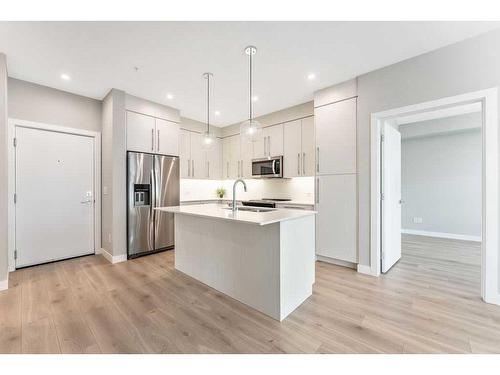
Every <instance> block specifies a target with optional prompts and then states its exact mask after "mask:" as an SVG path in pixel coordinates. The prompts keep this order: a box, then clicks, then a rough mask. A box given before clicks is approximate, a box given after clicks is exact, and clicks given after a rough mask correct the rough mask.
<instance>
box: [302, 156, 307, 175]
mask: <svg viewBox="0 0 500 375" xmlns="http://www.w3.org/2000/svg"><path fill="white" fill-rule="evenodd" d="M302 175H304V176H305V175H306V153H305V152H303V153H302Z"/></svg>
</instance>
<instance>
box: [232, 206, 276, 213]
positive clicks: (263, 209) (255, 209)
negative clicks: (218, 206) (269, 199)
mask: <svg viewBox="0 0 500 375" xmlns="http://www.w3.org/2000/svg"><path fill="white" fill-rule="evenodd" d="M224 209H225V210H232V207H225V208H224ZM236 211H250V212H268V211H276V208H267V207H248V206H237V207H236Z"/></svg>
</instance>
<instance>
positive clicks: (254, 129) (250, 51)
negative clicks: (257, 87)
mask: <svg viewBox="0 0 500 375" xmlns="http://www.w3.org/2000/svg"><path fill="white" fill-rule="evenodd" d="M245 53H246V54H247V55H248V61H249V96H248V102H249V103H250V105H249V115H248V120H246V121H245V122H243V123H242V124H241V125H240V136H241V139H242V140H243V141H246V142H256V141H258V140H260V138H261V136H262V126H261V124H260V123H259V122H258V121H257V120H255V119H254V118H253V111H252V109H253V108H252V58H253V55H255V54H256V53H257V47H254V46H248V47H247V48H245Z"/></svg>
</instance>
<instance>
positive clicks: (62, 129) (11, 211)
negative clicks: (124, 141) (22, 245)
mask: <svg viewBox="0 0 500 375" xmlns="http://www.w3.org/2000/svg"><path fill="white" fill-rule="evenodd" d="M16 126H21V127H25V128H31V129H36V130H45V131H51V132H57V133H65V134H72V135H79V136H85V137H90V138H93V139H94V199H95V203H94V252H95V253H99V251H100V249H101V133H100V132H95V131H91V130H84V129H77V128H70V127H66V126H61V125H52V124H45V123H41V122H33V121H26V120H20V119H16V118H9V120H8V130H7V135H8V151H7V162H8V172H7V173H8V175H7V181H8V189H7V191H8V199H9V203H8V208H7V209H8V264H9V272H13V271H15V270H16V262H15V259H14V250H15V248H16V236H15V233H16V232H15V231H16V220H15V210H16V206H15V204H14V193H15V191H16V189H15V188H16V184H15V183H16V178H15V177H16V165H15V152H16V149H15V147H14V135H15V127H16Z"/></svg>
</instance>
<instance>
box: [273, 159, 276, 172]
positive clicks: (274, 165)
mask: <svg viewBox="0 0 500 375" xmlns="http://www.w3.org/2000/svg"><path fill="white" fill-rule="evenodd" d="M273 174H276V159H274V160H273Z"/></svg>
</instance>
